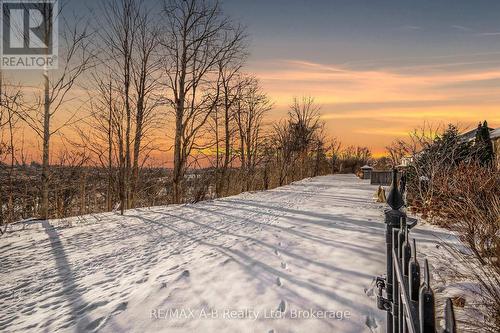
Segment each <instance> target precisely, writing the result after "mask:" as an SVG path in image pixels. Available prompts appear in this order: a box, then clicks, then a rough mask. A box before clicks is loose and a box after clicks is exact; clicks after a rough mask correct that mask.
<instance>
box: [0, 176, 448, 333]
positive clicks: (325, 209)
mask: <svg viewBox="0 0 500 333" xmlns="http://www.w3.org/2000/svg"><path fill="white" fill-rule="evenodd" d="M375 190H376V187H374V186H371V185H369V184H368V183H367V181H363V180H359V179H357V178H356V177H355V176H353V175H335V176H325V177H318V178H314V179H307V180H304V181H301V182H297V183H294V184H292V185H289V186H285V187H281V188H278V189H275V190H272V191H267V192H259V193H245V194H242V195H239V196H235V197H230V198H225V199H221V200H215V201H208V202H203V203H198V204H193V205H182V206H168V207H153V208H148V209H136V210H131V211H128V212H127V213H126V216H124V217H122V216H119V215H117V214H114V213H108V214H98V215H91V216H84V217H78V218H72V219H65V220H57V221H49V222H34V223H31V224H28V225H24V226H22V227H21V226H19V225H18V226H14V227H12V228H11V229H10V231H9V232H8V234H7V235H6V236H4V237H2V238H0V252H1V259H0V331H2V332H4V331H9V332H22V331H23V332H58V331H62V332H63V331H64V332H65V331H77V332H82V331H101V332H264V333H267V332H275V333H276V332H280V333H281V332H355V333H358V332H383V331H384V321H385V313H384V312H382V311H380V310H378V309H377V308H376V302H375V293H374V290H373V288H374V285H373V278H374V276H376V275H380V274H382V273H384V270H385V253H384V251H385V247H384V230H385V225H384V224H383V209H384V206H383V205H381V204H377V203H374V202H373V199H372V197H373V194H374V192H375ZM413 234H414V235H415V236H416V237H417V238H418V243H417V244H418V245H417V246H419V253H425V254H426V255H428V256H431V257H433V258H446V256H447V252H446V250H444V249H443V248H442V247H440V246H438V245H437V244H438V243H439V242H440V241H441V240H443V239H445V240H447V239H450V235H449V234H448V233H446V232H444V231H442V230H439V229H437V228H431V227H427V226H423V227H422V226H420V227H418V228H417V230H416V231H415V232H414V233H413ZM431 264H432V265H434V264H433V261H432V259H431ZM433 271H435V272H436V271H437V272H439V267H435V269H434V270H433ZM438 278H439V277H438ZM441 289H444V287H443V288H441ZM438 312H439V311H438Z"/></svg>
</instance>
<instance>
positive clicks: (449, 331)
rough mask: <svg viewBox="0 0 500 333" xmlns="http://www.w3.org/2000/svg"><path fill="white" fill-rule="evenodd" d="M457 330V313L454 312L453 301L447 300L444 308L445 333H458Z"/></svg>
mask: <svg viewBox="0 0 500 333" xmlns="http://www.w3.org/2000/svg"><path fill="white" fill-rule="evenodd" d="M456 332H457V328H456V325H455V313H454V311H453V303H452V302H451V299H449V298H448V299H447V300H446V305H445V306H444V330H443V333H456Z"/></svg>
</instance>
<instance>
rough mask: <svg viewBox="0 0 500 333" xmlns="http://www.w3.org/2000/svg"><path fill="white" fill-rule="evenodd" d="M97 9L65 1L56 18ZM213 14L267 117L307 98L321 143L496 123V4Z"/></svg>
mask: <svg viewBox="0 0 500 333" xmlns="http://www.w3.org/2000/svg"><path fill="white" fill-rule="evenodd" d="M150 1H151V3H156V4H158V1H156V0H150ZM98 4H99V1H97V0H87V1H70V2H69V5H68V6H67V7H65V11H66V13H69V12H76V13H77V14H79V15H82V13H89V12H88V11H87V10H88V9H87V8H88V7H94V8H98ZM223 8H224V11H225V13H226V14H228V15H230V16H231V17H232V18H233V19H235V20H236V21H239V22H242V23H243V24H244V25H246V26H247V28H248V34H249V37H250V52H251V55H250V58H249V60H248V63H247V66H246V71H247V72H250V73H254V74H256V76H257V77H258V78H259V79H260V80H261V83H262V85H263V87H264V89H265V90H266V92H267V93H268V94H269V96H270V98H271V99H272V100H273V101H274V102H275V108H274V110H273V111H272V113H271V114H270V116H269V117H270V119H273V120H275V119H280V118H282V117H284V116H285V115H286V110H287V107H288V105H289V104H290V103H291V101H292V99H293V97H300V96H312V97H314V98H315V100H316V101H317V102H318V104H320V105H321V106H322V117H323V119H324V120H325V121H326V123H327V128H328V131H329V134H330V136H331V137H337V138H339V139H340V140H341V141H342V142H343V144H344V146H345V145H362V146H368V147H369V148H371V149H372V150H373V152H374V153H375V154H376V155H380V154H381V153H383V152H384V148H385V146H386V145H388V144H390V142H391V141H393V140H394V139H395V138H397V137H401V136H404V135H406V133H408V132H409V131H411V130H412V129H413V128H415V127H418V126H420V125H422V124H423V123H424V122H430V123H433V124H438V123H455V124H458V125H459V126H460V127H461V128H471V127H473V126H476V124H477V123H478V122H479V121H481V120H485V119H487V120H488V121H489V124H490V126H492V127H498V126H500V1H498V0H473V1H472V0H418V1H414V0H377V1H373V0H307V1H306V0H225V1H223ZM87 16H89V17H90V16H91V15H90V14H87ZM11 74H12V73H11ZM16 75H17V74H16ZM23 75H27V74H26V73H24V74H23ZM30 75H31V74H30ZM32 76H33V77H35V76H34V75H32ZM36 78H40V76H36ZM31 81H32V82H34V81H33V78H31ZM35 81H36V80H35ZM40 82H41V80H40ZM160 159H163V158H160ZM167 159H168V157H167Z"/></svg>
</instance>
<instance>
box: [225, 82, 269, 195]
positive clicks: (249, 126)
mask: <svg viewBox="0 0 500 333" xmlns="http://www.w3.org/2000/svg"><path fill="white" fill-rule="evenodd" d="M238 94H239V98H238V99H237V102H236V108H235V114H234V117H235V119H236V123H237V125H238V133H239V140H240V160H241V168H242V170H243V171H244V173H245V178H246V179H247V182H246V189H247V190H249V189H250V187H251V185H250V184H251V183H252V178H253V173H254V172H255V167H256V166H257V163H258V152H259V149H260V148H261V146H260V145H261V143H262V142H263V138H264V135H263V134H264V133H263V128H262V127H263V121H264V116H265V115H266V113H267V112H268V111H270V110H271V109H272V106H273V104H272V102H271V101H270V99H269V97H268V96H267V95H266V94H265V93H264V92H263V91H262V88H261V87H260V85H259V81H258V80H257V79H256V78H254V77H246V78H243V79H242V81H241V83H240V87H239V91H238Z"/></svg>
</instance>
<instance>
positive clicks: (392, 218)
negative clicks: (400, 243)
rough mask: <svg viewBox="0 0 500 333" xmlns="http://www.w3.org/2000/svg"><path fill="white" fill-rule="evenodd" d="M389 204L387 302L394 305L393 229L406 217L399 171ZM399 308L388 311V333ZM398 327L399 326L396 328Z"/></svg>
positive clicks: (386, 213) (387, 217) (387, 213)
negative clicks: (403, 208)
mask: <svg viewBox="0 0 500 333" xmlns="http://www.w3.org/2000/svg"><path fill="white" fill-rule="evenodd" d="M387 204H388V205H389V206H390V207H391V209H388V210H386V211H385V224H386V230H385V243H386V258H387V285H386V292H387V300H388V301H389V302H390V303H392V304H393V305H394V304H395V303H394V296H395V295H394V294H393V288H394V287H393V281H394V274H393V270H394V263H393V260H396V258H392V249H393V246H395V245H396V244H394V243H393V239H394V240H397V238H393V229H395V228H398V227H399V226H400V221H401V218H402V217H403V216H406V215H405V213H404V212H402V211H401V210H400V209H401V207H403V205H404V202H403V198H402V196H401V193H399V190H398V171H397V170H396V169H393V172H392V186H391V189H390V191H389V195H388V196H387ZM396 311H397V308H396V307H395V306H393V308H392V310H391V311H387V332H388V333H393V332H394V330H393V328H394V325H393V319H394V318H393V314H395V313H396ZM396 327H397V326H396Z"/></svg>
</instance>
